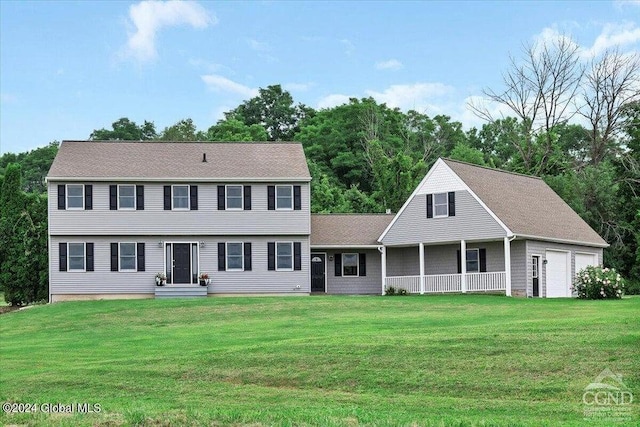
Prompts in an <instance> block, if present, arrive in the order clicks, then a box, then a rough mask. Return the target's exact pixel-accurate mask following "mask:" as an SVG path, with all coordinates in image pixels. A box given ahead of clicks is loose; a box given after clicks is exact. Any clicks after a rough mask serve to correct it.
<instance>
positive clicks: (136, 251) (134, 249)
mask: <svg viewBox="0 0 640 427" xmlns="http://www.w3.org/2000/svg"><path fill="white" fill-rule="evenodd" d="M123 244H125V245H126V244H133V260H134V264H135V267H134V268H133V269H131V268H127V269H124V268H122V266H121V262H120V261H121V260H122V245H123ZM118 271H124V272H132V271H138V244H137V242H118Z"/></svg>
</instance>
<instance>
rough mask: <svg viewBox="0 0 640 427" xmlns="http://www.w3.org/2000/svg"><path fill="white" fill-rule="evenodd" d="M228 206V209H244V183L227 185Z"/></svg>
mask: <svg viewBox="0 0 640 427" xmlns="http://www.w3.org/2000/svg"><path fill="white" fill-rule="evenodd" d="M226 193H227V206H226V208H227V209H228V210H242V209H243V206H242V185H227V187H226Z"/></svg>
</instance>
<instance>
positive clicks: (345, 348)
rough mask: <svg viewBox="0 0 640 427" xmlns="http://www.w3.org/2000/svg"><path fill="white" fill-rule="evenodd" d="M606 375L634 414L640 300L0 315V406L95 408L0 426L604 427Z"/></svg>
mask: <svg viewBox="0 0 640 427" xmlns="http://www.w3.org/2000/svg"><path fill="white" fill-rule="evenodd" d="M604 368H609V369H611V370H612V371H613V372H615V373H619V374H621V375H622V376H623V380H624V383H625V384H626V385H627V386H628V387H629V388H630V389H631V390H632V391H634V393H635V396H634V397H635V401H634V404H633V405H632V408H631V409H632V411H633V416H634V417H638V416H639V414H640V411H639V407H638V401H640V298H637V297H635V298H625V299H623V300H621V301H578V300H567V299H565V300H543V299H535V300H532V299H521V298H507V297H503V296H488V295H476V296H473V295H453V296H429V297H308V298H301V297H286V298H275V297H274V298H208V299H197V300H137V301H94V302H72V303H58V304H54V305H47V306H37V307H34V308H31V309H28V310H22V311H20V312H13V313H8V314H4V315H2V316H0V401H3V402H6V401H9V402H20V403H36V404H37V405H40V404H42V403H62V404H71V403H91V404H92V403H99V404H100V405H101V412H100V413H98V414H88V415H87V414H77V413H76V414H73V415H67V414H55V415H45V414H43V413H41V412H39V413H36V414H27V415H7V414H4V413H2V414H0V423H3V424H23V423H24V424H28V425H43V424H44V425H50V424H52V425H104V426H107V425H108V426H116V425H136V424H138V425H153V426H159V425H251V426H263V425H296V426H298V425H321V426H331V425H340V426H343V425H344V426H355V425H435V426H442V425H447V426H448V425H455V426H467V425H481V426H490V425H505V426H507V425H508V426H511V425H530V426H544V425H548V426H556V425H575V426H580V425H607V424H610V423H611V420H609V421H607V420H605V421H600V424H599V423H598V422H595V421H593V420H591V419H587V420H585V419H584V413H583V411H584V406H583V403H582V395H583V390H584V387H585V386H586V385H587V384H589V383H590V382H591V381H593V379H594V378H595V377H596V376H597V375H598V374H599V373H600V372H601V371H602V370H603V369H604ZM638 419H639V418H635V419H630V420H627V422H626V423H623V424H628V425H636V423H637V421H638Z"/></svg>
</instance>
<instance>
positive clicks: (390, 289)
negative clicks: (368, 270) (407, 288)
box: [384, 286, 396, 295]
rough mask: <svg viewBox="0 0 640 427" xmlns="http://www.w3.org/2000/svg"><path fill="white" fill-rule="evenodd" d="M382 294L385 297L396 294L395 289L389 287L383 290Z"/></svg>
mask: <svg viewBox="0 0 640 427" xmlns="http://www.w3.org/2000/svg"><path fill="white" fill-rule="evenodd" d="M384 294H385V295H395V294H396V288H394V287H393V286H389V287H388V288H387V289H385V290H384Z"/></svg>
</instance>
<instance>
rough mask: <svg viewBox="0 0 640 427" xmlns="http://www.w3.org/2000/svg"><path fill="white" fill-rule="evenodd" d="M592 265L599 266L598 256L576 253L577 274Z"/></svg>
mask: <svg viewBox="0 0 640 427" xmlns="http://www.w3.org/2000/svg"><path fill="white" fill-rule="evenodd" d="M590 265H598V255H597V254H590V253H583V252H576V274H578V271H580V270H582V269H583V268H585V267H588V266H590Z"/></svg>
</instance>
